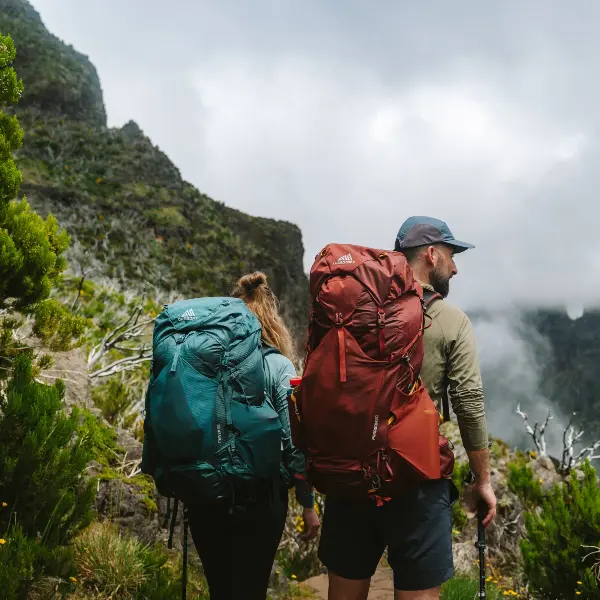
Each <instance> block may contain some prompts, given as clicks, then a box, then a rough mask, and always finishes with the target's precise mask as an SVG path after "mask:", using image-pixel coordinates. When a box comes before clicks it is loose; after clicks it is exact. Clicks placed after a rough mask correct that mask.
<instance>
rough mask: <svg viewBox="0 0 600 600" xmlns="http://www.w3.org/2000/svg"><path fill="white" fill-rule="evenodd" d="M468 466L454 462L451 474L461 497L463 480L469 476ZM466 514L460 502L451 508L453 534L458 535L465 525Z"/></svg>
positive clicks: (465, 462) (466, 463)
mask: <svg viewBox="0 0 600 600" xmlns="http://www.w3.org/2000/svg"><path fill="white" fill-rule="evenodd" d="M469 470H470V466H469V462H468V461H464V462H456V463H455V465H454V471H453V472H452V481H453V482H454V485H455V486H456V487H457V489H458V491H459V494H460V495H461V497H462V492H463V488H464V485H465V479H466V477H467V475H468V474H469ZM467 521H468V519H467V513H466V512H465V509H464V508H463V507H462V504H461V502H460V501H459V502H456V503H455V504H454V506H453V507H452V527H453V530H454V532H455V533H460V532H461V531H462V530H463V529H464V527H465V526H466V524H467Z"/></svg>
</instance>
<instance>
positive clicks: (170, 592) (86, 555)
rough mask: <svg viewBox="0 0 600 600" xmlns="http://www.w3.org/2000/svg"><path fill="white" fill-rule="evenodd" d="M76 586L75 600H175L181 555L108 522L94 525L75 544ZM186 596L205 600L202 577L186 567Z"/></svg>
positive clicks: (204, 585) (205, 594) (179, 586)
mask: <svg viewBox="0 0 600 600" xmlns="http://www.w3.org/2000/svg"><path fill="white" fill-rule="evenodd" d="M75 549H76V567H77V577H76V580H77V587H78V592H77V594H76V596H75V597H74V598H82V599H83V598H88V599H93V600H134V599H138V598H145V599H146V600H178V599H179V598H180V597H181V554H180V553H174V554H173V558H170V557H169V556H168V555H167V554H166V553H165V552H164V550H163V549H162V548H159V547H152V546H150V545H145V544H142V543H141V542H140V541H139V540H138V539H136V538H135V537H133V536H131V535H129V534H122V533H120V532H118V531H117V529H116V528H115V527H114V526H112V525H110V524H107V523H95V524H94V525H92V526H91V527H90V528H88V529H87V530H86V531H85V532H84V533H83V534H82V535H81V536H80V537H79V538H78V540H77V541H76V542H75ZM188 597H189V598H197V599H198V600H203V599H206V598H208V592H207V586H206V583H205V580H204V578H203V577H202V576H201V575H200V574H199V573H197V572H195V570H194V569H193V567H192V565H189V570H188Z"/></svg>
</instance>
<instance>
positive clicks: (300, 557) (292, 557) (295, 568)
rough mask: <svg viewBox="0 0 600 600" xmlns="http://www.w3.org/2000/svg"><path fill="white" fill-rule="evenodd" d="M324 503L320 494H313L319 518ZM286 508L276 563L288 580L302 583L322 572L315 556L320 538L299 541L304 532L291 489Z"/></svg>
mask: <svg viewBox="0 0 600 600" xmlns="http://www.w3.org/2000/svg"><path fill="white" fill-rule="evenodd" d="M324 501H325V499H324V497H323V496H322V495H321V494H319V493H317V494H315V510H316V511H317V514H318V515H319V517H320V518H322V515H323V510H324V504H325V502H324ZM288 506H289V509H288V514H287V519H286V524H285V529H284V532H283V535H282V539H281V544H280V549H279V551H278V553H277V561H278V563H279V565H280V567H281V568H282V569H283V572H284V573H285V575H286V576H287V577H288V578H289V579H292V580H297V581H303V580H305V579H308V578H309V577H313V576H314V575H318V574H319V573H322V572H323V565H322V564H321V561H320V560H319V558H318V556H317V550H318V547H319V539H320V538H319V536H317V537H316V538H315V539H314V540H311V541H310V542H303V541H301V540H300V539H299V535H300V534H301V533H302V532H303V531H304V522H303V519H302V506H301V505H300V503H299V502H298V501H297V500H296V496H295V492H294V490H293V489H292V490H291V491H290V493H289V502H288Z"/></svg>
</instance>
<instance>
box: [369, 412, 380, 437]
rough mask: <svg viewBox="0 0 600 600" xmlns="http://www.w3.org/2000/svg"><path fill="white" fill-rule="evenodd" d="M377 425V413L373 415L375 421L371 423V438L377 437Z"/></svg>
mask: <svg viewBox="0 0 600 600" xmlns="http://www.w3.org/2000/svg"><path fill="white" fill-rule="evenodd" d="M377 427H379V415H375V423H373V435H372V436H371V439H372V440H374V439H375V438H376V437H377Z"/></svg>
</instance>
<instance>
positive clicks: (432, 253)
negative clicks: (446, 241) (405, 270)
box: [425, 246, 437, 266]
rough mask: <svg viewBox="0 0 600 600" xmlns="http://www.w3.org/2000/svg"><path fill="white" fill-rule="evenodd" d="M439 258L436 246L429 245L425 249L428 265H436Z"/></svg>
mask: <svg viewBox="0 0 600 600" xmlns="http://www.w3.org/2000/svg"><path fill="white" fill-rule="evenodd" d="M436 260H437V249H436V247H435V246H427V250H426V251H425V261H426V262H427V264H428V265H431V266H434V265H435V263H436Z"/></svg>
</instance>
